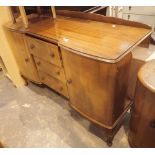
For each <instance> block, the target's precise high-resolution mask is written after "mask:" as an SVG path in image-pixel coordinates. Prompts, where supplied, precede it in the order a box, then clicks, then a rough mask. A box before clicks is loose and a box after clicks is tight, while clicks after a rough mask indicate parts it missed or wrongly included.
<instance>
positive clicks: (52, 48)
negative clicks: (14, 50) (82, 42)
mask: <svg viewBox="0 0 155 155" xmlns="http://www.w3.org/2000/svg"><path fill="white" fill-rule="evenodd" d="M26 41H27V44H28V49H29V51H30V53H31V54H33V55H35V56H38V57H40V58H42V59H43V60H45V61H48V62H50V63H52V64H55V65H57V66H61V58H60V53H59V49H58V46H56V45H54V44H51V43H47V42H45V41H42V40H39V39H36V38H32V37H29V36H26Z"/></svg>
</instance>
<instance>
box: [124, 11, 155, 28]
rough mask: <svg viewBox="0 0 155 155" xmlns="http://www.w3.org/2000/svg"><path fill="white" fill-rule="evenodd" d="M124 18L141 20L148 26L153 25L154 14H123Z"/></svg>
mask: <svg viewBox="0 0 155 155" xmlns="http://www.w3.org/2000/svg"><path fill="white" fill-rule="evenodd" d="M123 18H124V19H126V20H131V21H137V22H141V23H144V24H147V25H150V26H153V27H154V26H155V16H147V15H133V14H123Z"/></svg>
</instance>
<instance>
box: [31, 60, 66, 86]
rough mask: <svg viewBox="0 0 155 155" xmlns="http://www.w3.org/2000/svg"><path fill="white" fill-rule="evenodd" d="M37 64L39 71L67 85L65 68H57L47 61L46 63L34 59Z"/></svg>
mask: <svg viewBox="0 0 155 155" xmlns="http://www.w3.org/2000/svg"><path fill="white" fill-rule="evenodd" d="M34 60H35V63H36V65H37V69H38V71H43V72H45V73H47V74H49V75H50V76H53V77H54V78H56V79H58V80H60V81H62V82H64V83H66V79H65V73H64V70H63V68H61V67H57V66H55V65H53V64H51V63H49V62H47V61H44V60H42V59H40V58H38V57H34Z"/></svg>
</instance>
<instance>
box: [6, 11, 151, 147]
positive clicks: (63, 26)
mask: <svg viewBox="0 0 155 155" xmlns="http://www.w3.org/2000/svg"><path fill="white" fill-rule="evenodd" d="M64 13H65V14H64ZM59 15H60V13H59ZM61 15H64V16H57V18H56V19H54V20H51V18H45V19H42V18H38V19H36V18H35V19H29V21H30V23H29V28H28V29H23V27H20V26H21V25H20V24H19V23H18V24H14V25H13V26H12V25H11V26H8V27H9V28H10V29H12V30H13V31H20V32H23V33H25V34H26V35H27V37H26V40H27V44H28V49H29V51H30V53H31V54H32V55H33V56H34V59H35V62H36V65H37V68H38V73H39V75H40V78H41V81H42V83H44V84H46V85H48V86H49V87H51V88H52V89H54V90H56V91H57V92H59V93H60V94H63V95H64V96H66V97H67V98H69V101H70V104H71V106H72V107H73V108H74V109H76V110H77V111H78V112H79V113H81V114H82V115H83V116H85V117H86V118H88V119H89V120H91V121H93V122H94V123H96V124H99V125H100V126H102V127H103V129H104V130H105V132H106V133H107V136H108V138H107V143H108V144H109V145H111V142H112V139H113V137H114V135H115V134H116V132H117V131H118V129H119V128H120V126H121V124H122V121H123V119H124V116H125V114H126V112H127V110H128V109H129V108H130V105H131V102H130V101H127V102H126V91H127V85H128V73H129V67H130V62H131V59H132V56H131V51H133V49H134V48H135V47H136V46H138V45H140V44H141V43H142V42H143V41H145V42H146V40H147V38H148V37H149V36H150V34H151V28H150V27H149V26H147V25H145V24H140V23H136V22H129V21H126V20H123V19H118V18H110V17H104V16H101V15H93V14H87V13H82V14H79V13H76V12H70V13H68V12H63V14H61ZM146 44H148V42H146ZM59 48H60V49H61V50H60V49H59ZM53 54H54V57H53ZM41 59H42V60H41ZM38 60H39V61H38ZM53 65H55V66H57V67H58V68H61V69H60V70H63V67H64V70H65V77H66V78H67V83H66V82H65V80H64V81H63V80H62V79H63V78H62V77H61V78H62V79H61V78H60V76H57V75H56V74H55V69H56V68H55V67H54V68H53ZM48 67H49V70H50V68H51V70H50V71H49V70H48ZM52 68H53V69H52ZM62 81H63V82H62ZM126 103H127V104H126Z"/></svg>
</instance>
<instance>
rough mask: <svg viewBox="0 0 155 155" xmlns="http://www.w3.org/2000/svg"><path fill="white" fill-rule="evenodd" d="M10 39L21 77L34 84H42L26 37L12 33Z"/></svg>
mask: <svg viewBox="0 0 155 155" xmlns="http://www.w3.org/2000/svg"><path fill="white" fill-rule="evenodd" d="M10 39H11V40H10V42H11V46H12V48H13V52H14V56H15V58H16V61H17V64H18V66H19V70H20V73H21V75H23V76H24V77H26V78H27V79H29V80H31V81H33V82H36V83H40V79H39V75H38V72H37V69H36V66H35V63H34V60H33V57H32V56H31V55H30V53H29V51H28V49H27V45H26V42H25V35H24V34H21V33H18V32H11V31H10Z"/></svg>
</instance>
